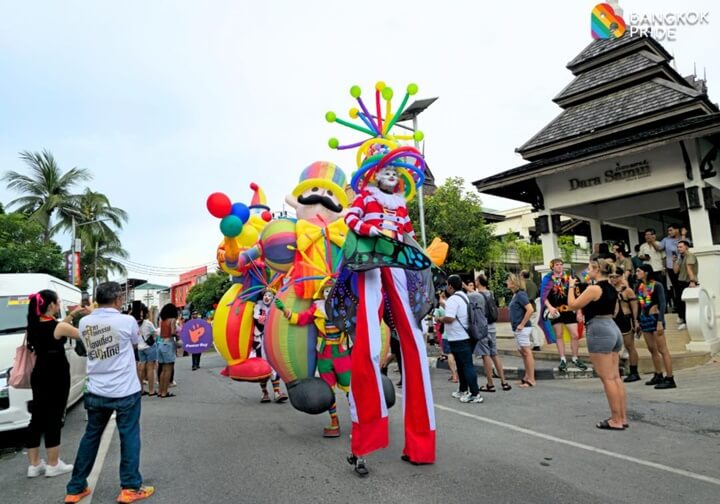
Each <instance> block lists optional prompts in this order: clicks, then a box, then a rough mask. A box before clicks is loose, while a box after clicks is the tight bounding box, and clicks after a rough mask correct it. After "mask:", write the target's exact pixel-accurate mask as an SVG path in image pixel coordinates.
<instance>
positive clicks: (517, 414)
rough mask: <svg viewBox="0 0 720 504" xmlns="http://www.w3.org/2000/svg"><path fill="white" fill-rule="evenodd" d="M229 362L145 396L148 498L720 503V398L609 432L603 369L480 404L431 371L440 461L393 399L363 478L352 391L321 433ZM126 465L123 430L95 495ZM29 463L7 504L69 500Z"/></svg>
mask: <svg viewBox="0 0 720 504" xmlns="http://www.w3.org/2000/svg"><path fill="white" fill-rule="evenodd" d="M221 366H222V361H221V359H220V358H219V357H217V356H216V355H214V354H210V355H206V356H204V357H203V367H202V368H201V369H200V370H198V371H195V372H191V371H190V370H189V368H190V359H189V358H184V359H181V360H179V361H178V364H177V367H178V371H177V381H178V383H179V385H178V387H177V388H176V389H174V391H175V393H176V394H177V397H175V398H171V399H156V398H144V399H143V414H142V428H143V448H142V450H143V451H142V473H143V476H144V478H145V481H146V483H147V484H150V485H155V486H156V488H157V493H156V495H154V496H153V497H152V498H151V499H150V500H148V502H153V503H157V504H161V503H168V504H169V503H173V504H175V503H190V502H208V503H233V504H236V503H273V504H275V503H346V502H347V503H351V502H352V503H365V502H373V503H384V502H391V503H440V502H442V503H453V502H472V503H474V502H492V503H498V504H501V503H508V504H509V503H573V504H577V503H584V504H585V503H588V504H590V503H598V504H600V503H609V502H612V503H623V502H627V503H633V504H640V503H656V502H665V503H685V502H692V503H714V502H718V501H720V497H719V496H720V467H719V466H720V464H719V463H720V456H719V455H718V453H719V450H718V449H719V448H720V407H717V406H698V405H693V406H690V405H686V404H682V403H679V402H675V403H669V402H662V400H663V398H662V396H658V401H647V400H640V399H633V400H632V401H631V404H630V410H631V418H632V426H631V428H630V429H628V430H627V431H624V432H606V431H600V430H597V429H595V427H594V424H595V423H596V422H597V421H599V420H602V419H604V418H606V417H607V416H608V414H607V406H606V402H605V399H604V396H603V395H602V393H601V390H600V383H599V381H597V380H594V381H593V383H595V386H592V385H590V384H589V382H588V381H583V383H582V385H580V384H579V383H576V382H574V381H559V380H556V381H541V382H539V386H538V387H536V388H535V389H532V390H522V389H519V388H514V389H513V390H512V391H510V392H502V391H499V392H496V393H494V394H486V400H485V403H483V404H472V405H471V404H467V405H466V404H461V403H459V402H458V401H456V400H455V399H452V398H451V397H450V392H451V391H452V390H453V388H452V384H450V383H449V382H448V381H447V376H448V372H447V371H443V370H434V371H433V373H432V377H433V387H434V392H435V402H436V406H437V409H436V416H437V424H438V460H437V463H436V464H435V465H433V466H423V467H415V466H411V465H409V464H406V463H404V462H402V461H401V460H400V452H401V449H402V421H401V411H400V406H399V404H398V406H396V407H395V408H393V409H392V410H391V446H390V448H389V449H387V450H384V451H382V452H379V453H376V454H373V455H371V456H370V457H369V458H368V460H369V467H370V470H371V475H370V477H368V478H367V479H361V478H359V477H357V476H356V475H355V473H354V472H353V471H352V468H351V466H350V465H348V464H347V463H346V462H345V456H346V455H347V453H348V446H349V442H348V438H347V433H348V431H349V420H348V408H347V404H346V401H345V399H344V398H342V397H339V401H338V404H339V414H340V416H341V421H342V426H343V429H344V431H343V436H342V437H341V438H339V439H323V438H321V431H322V427H323V425H324V423H325V422H326V420H327V418H326V416H325V415H320V416H309V415H306V414H302V413H299V412H297V411H295V410H293V409H292V406H290V405H289V404H275V403H271V404H262V405H261V404H259V398H260V395H259V387H258V385H256V384H247V383H234V382H232V381H230V380H228V379H226V378H223V377H221V376H219V374H218V373H219V371H220V369H221ZM391 376H393V379H394V380H397V375H391ZM635 385H636V386H638V387H639V386H643V385H642V384H641V383H639V384H635ZM658 392H660V391H658ZM84 427H85V422H84V410H83V409H82V406H80V407H75V408H73V409H72V410H71V411H70V412H69V414H68V419H67V424H66V427H65V430H64V432H63V436H64V437H63V445H64V448H63V454H62V456H63V457H64V458H65V460H66V461H68V462H72V460H73V458H74V451H75V448H76V447H77V444H78V441H79V438H80V436H81V435H82V431H83V429H84ZM6 444H7V440H6ZM118 465H119V442H118V438H117V432H115V433H113V436H112V441H111V442H110V444H109V449H108V451H107V456H106V457H105V459H104V462H103V464H102V467H101V468H100V470H99V479H98V483H97V485H96V486H95V488H94V494H93V496H92V501H91V502H93V503H110V502H114V499H115V498H116V497H117V494H118V491H119V481H118ZM26 469H27V461H26V458H25V457H24V455H23V454H22V452H17V453H14V454H13V453H8V452H7V451H6V452H5V454H4V455H3V456H2V457H0V488H1V489H2V490H0V503H28V504H31V503H42V504H46V503H51V502H62V497H63V496H64V487H65V484H66V483H67V478H65V477H59V478H37V479H33V480H29V479H27V478H26V477H25V471H26ZM84 502H89V501H87V500H86V501H84Z"/></svg>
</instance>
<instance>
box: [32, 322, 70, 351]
mask: <svg viewBox="0 0 720 504" xmlns="http://www.w3.org/2000/svg"><path fill="white" fill-rule="evenodd" d="M57 325H58V322H57V320H49V321H47V322H40V323H39V324H38V325H36V326H35V327H33V328H32V329H28V347H30V348H31V349H32V350H33V351H34V352H35V355H36V356H37V358H38V359H52V358H58V359H63V360H64V359H65V342H66V341H67V338H65V337H63V338H60V339H59V340H58V339H55V336H54V334H55V327H57Z"/></svg>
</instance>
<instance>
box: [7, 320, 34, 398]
mask: <svg viewBox="0 0 720 504" xmlns="http://www.w3.org/2000/svg"><path fill="white" fill-rule="evenodd" d="M36 359H37V356H36V355H35V352H33V351H32V350H30V349H29V348H28V346H27V332H25V337H24V338H23V343H22V345H20V346H19V347H17V349H16V350H15V362H14V363H13V368H12V372H11V373H10V380H9V381H8V384H9V385H10V386H11V387H14V388H18V389H29V388H30V375H32V371H33V368H34V367H35V360H36Z"/></svg>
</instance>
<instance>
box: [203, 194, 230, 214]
mask: <svg viewBox="0 0 720 504" xmlns="http://www.w3.org/2000/svg"><path fill="white" fill-rule="evenodd" d="M207 209H208V211H209V212H210V213H211V214H212V215H213V216H214V217H217V218H218V219H222V218H223V217H227V216H228V215H230V212H231V211H232V201H230V198H228V197H227V195H226V194H224V193H221V192H215V193H212V194H211V195H210V196H208V199H207Z"/></svg>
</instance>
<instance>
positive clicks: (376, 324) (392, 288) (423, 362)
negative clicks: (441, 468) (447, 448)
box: [350, 268, 435, 463]
mask: <svg viewBox="0 0 720 504" xmlns="http://www.w3.org/2000/svg"><path fill="white" fill-rule="evenodd" d="M383 291H384V292H385V294H386V295H387V296H388V298H389V301H390V307H391V310H392V318H393V320H394V322H395V326H396V328H397V332H398V336H399V338H400V349H401V353H402V369H403V377H402V382H403V416H404V420H405V447H404V448H403V454H404V455H407V456H408V457H410V460H412V461H413V462H425V463H432V462H434V461H435V411H434V409H433V398H432V389H431V387H430V370H429V368H428V360H427V351H426V349H425V341H424V339H423V335H422V331H421V330H420V328H419V327H418V325H417V323H416V322H415V317H414V316H413V314H412V311H411V309H410V300H409V297H408V292H407V280H406V277H405V271H404V270H402V269H399V268H381V269H374V270H370V271H366V272H364V273H358V294H359V299H360V302H359V303H360V304H359V306H358V311H357V327H356V330H355V342H354V346H353V350H352V354H351V357H352V372H351V376H350V414H351V417H352V441H351V448H352V453H353V454H355V455H358V456H363V455H366V454H368V453H371V452H373V451H375V450H379V449H381V448H385V447H387V446H388V411H387V405H386V404H385V396H384V394H383V388H382V381H381V378H380V347H381V334H380V317H379V313H380V306H381V304H382V297H383Z"/></svg>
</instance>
